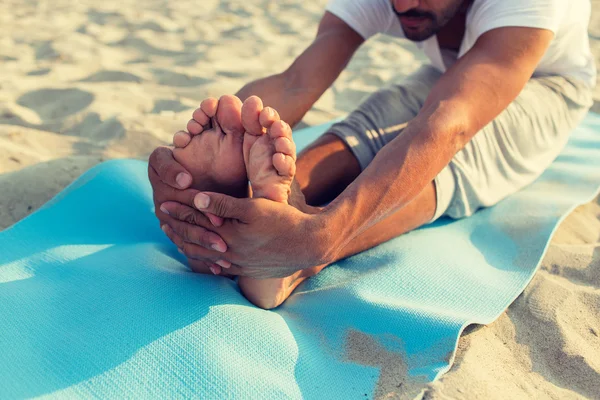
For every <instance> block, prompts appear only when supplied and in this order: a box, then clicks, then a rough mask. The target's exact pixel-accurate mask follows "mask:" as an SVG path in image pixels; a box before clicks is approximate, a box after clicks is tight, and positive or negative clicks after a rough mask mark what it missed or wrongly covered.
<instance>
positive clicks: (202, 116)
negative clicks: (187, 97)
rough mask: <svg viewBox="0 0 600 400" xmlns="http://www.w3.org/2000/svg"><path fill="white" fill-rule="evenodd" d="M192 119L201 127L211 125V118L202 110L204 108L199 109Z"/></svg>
mask: <svg viewBox="0 0 600 400" xmlns="http://www.w3.org/2000/svg"><path fill="white" fill-rule="evenodd" d="M192 118H193V120H194V121H196V122H197V123H198V124H200V126H203V127H204V126H207V125H208V124H209V123H210V117H209V116H208V115H206V113H205V112H204V111H203V110H202V108H197V109H196V110H195V111H194V113H193V114H192Z"/></svg>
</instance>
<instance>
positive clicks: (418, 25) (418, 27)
mask: <svg viewBox="0 0 600 400" xmlns="http://www.w3.org/2000/svg"><path fill="white" fill-rule="evenodd" d="M399 19H400V25H402V30H403V31H404V36H406V38H407V39H408V40H412V41H415V42H421V41H423V40H425V39H429V38H430V37H431V36H433V35H434V34H435V33H436V32H437V31H438V30H439V27H438V24H437V23H436V20H435V19H434V18H431V17H399Z"/></svg>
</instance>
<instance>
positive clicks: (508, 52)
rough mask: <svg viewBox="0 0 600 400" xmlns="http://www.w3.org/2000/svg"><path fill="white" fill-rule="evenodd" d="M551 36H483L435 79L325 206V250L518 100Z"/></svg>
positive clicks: (387, 210) (403, 196)
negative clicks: (399, 126) (395, 132)
mask: <svg viewBox="0 0 600 400" xmlns="http://www.w3.org/2000/svg"><path fill="white" fill-rule="evenodd" d="M552 36H553V35H552V33H551V32H549V31H544V30H539V29H530V28H500V29H496V30H492V31H490V32H488V33H486V34H484V35H482V37H481V38H479V39H478V42H477V43H476V45H475V46H474V47H473V48H472V49H471V50H470V51H469V52H468V53H467V54H466V55H465V56H464V57H462V58H461V59H460V60H458V61H457V62H456V64H454V65H453V66H452V68H450V69H449V70H448V71H447V72H446V73H445V74H444V75H443V76H442V77H441V78H440V80H439V81H438V83H436V85H435V86H434V88H433V89H432V91H431V93H430V94H429V96H428V98H427V101H426V102H425V104H424V106H423V108H422V109H421V111H420V112H419V114H418V115H417V117H416V118H414V119H413V120H412V121H410V122H409V123H408V125H407V127H406V128H405V130H404V132H403V133H402V134H401V135H399V136H398V137H397V138H396V139H394V140H393V141H391V142H390V143H389V144H388V145H386V146H385V147H384V148H383V149H382V150H381V151H380V152H379V153H378V154H377V156H376V157H375V159H374V160H373V162H372V163H371V164H370V165H369V167H368V168H367V169H365V171H363V173H362V174H361V175H360V176H359V177H358V178H357V179H356V180H355V181H354V182H353V183H352V184H351V185H350V186H348V188H347V189H346V190H345V191H344V192H343V193H342V194H341V195H340V196H338V198H337V199H336V200H335V201H333V202H332V203H331V204H330V205H329V206H328V207H327V208H326V209H325V212H324V213H323V215H324V219H325V220H326V221H327V223H328V226H330V227H331V229H332V230H333V231H334V232H335V235H334V236H335V237H336V238H337V239H336V241H335V242H332V243H331V248H332V249H333V250H332V252H336V251H338V252H340V251H341V249H342V248H344V247H345V246H346V245H347V244H348V243H350V242H351V241H352V240H353V239H354V238H356V237H357V236H358V235H360V234H361V233H362V232H364V231H365V230H367V229H369V228H370V227H372V226H374V225H375V224H377V223H378V222H379V221H382V220H383V219H385V218H387V217H389V216H390V215H392V214H393V213H395V212H396V211H397V210H399V209H400V208H402V207H405V206H406V205H407V204H409V203H410V201H411V200H412V199H414V198H415V197H416V196H417V194H419V193H420V192H421V191H422V190H423V188H425V186H426V185H427V184H429V183H430V182H431V181H432V180H433V179H434V178H435V176H436V175H437V174H438V173H439V172H440V171H441V170H442V169H443V168H444V167H445V166H446V165H447V164H448V163H449V162H450V160H451V159H452V157H454V155H455V154H456V153H457V152H458V151H459V150H461V149H462V148H463V147H464V146H465V145H466V144H467V143H468V142H469V141H470V140H471V139H472V137H473V136H474V135H475V134H476V133H477V132H478V131H479V130H480V129H481V128H483V127H484V126H485V125H486V124H488V123H489V122H490V121H492V120H493V119H494V118H495V117H496V116H497V115H498V114H500V112H502V111H503V110H504V109H505V108H506V107H507V106H508V105H509V104H510V102H511V101H513V100H514V99H515V98H516V97H517V95H518V94H519V92H520V91H521V90H522V89H523V87H524V86H525V84H526V83H527V81H528V80H529V79H530V77H531V75H532V73H533V71H534V69H535V66H536V65H537V63H538V62H539V60H540V59H541V57H542V56H543V54H544V52H545V50H546V49H547V47H548V45H549V43H550V41H551V39H552Z"/></svg>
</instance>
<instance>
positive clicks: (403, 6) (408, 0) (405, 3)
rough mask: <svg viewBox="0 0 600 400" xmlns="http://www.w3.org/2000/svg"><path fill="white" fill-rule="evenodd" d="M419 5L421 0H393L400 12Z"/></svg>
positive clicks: (397, 10) (394, 5)
mask: <svg viewBox="0 0 600 400" xmlns="http://www.w3.org/2000/svg"><path fill="white" fill-rule="evenodd" d="M418 6H419V0H392V7H394V10H396V12H399V13H403V12H405V11H408V10H411V9H413V8H417V7H418Z"/></svg>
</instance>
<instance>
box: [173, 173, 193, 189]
mask: <svg viewBox="0 0 600 400" xmlns="http://www.w3.org/2000/svg"><path fill="white" fill-rule="evenodd" d="M175 180H176V181H177V184H178V185H179V187H180V188H182V189H185V188H187V187H188V186H189V185H190V184H191V183H192V177H191V176H189V175H188V174H186V173H185V172H180V173H179V174H177V177H176V178H175Z"/></svg>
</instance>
